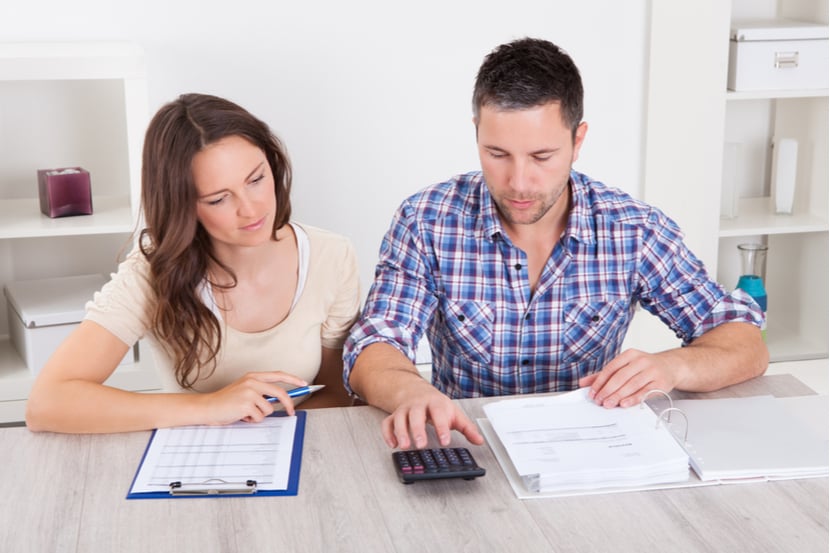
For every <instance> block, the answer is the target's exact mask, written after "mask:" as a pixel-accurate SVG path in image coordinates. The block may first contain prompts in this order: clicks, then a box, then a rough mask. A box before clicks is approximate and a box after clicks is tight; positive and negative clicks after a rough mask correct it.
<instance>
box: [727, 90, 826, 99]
mask: <svg viewBox="0 0 830 553" xmlns="http://www.w3.org/2000/svg"><path fill="white" fill-rule="evenodd" d="M827 95H828V89H826V88H816V89H800V90H745V91H735V90H727V91H726V99H727V101H729V100H778V99H784V98H823V97H827Z"/></svg>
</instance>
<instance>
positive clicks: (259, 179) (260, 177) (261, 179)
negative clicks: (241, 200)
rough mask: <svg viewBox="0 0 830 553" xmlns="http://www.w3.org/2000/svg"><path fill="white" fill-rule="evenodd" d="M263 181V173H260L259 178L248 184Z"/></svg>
mask: <svg viewBox="0 0 830 553" xmlns="http://www.w3.org/2000/svg"><path fill="white" fill-rule="evenodd" d="M263 179H265V173H262V174H261V175H260V176H258V177H256V178H255V179H254V180H252V181H251V183H250V184H259V183H260V182H262V181H263Z"/></svg>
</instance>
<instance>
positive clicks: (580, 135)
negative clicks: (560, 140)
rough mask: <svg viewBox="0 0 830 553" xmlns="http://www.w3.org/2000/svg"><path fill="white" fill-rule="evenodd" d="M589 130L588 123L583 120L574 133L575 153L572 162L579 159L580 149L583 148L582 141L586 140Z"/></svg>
mask: <svg viewBox="0 0 830 553" xmlns="http://www.w3.org/2000/svg"><path fill="white" fill-rule="evenodd" d="M587 132H588V123H586V122H585V121H583V122H582V123H580V124H579V125H578V126H577V127H576V133H575V134H574V154H573V159H572V160H571V163H573V162H575V161H576V160H577V159H579V150H580V149H581V148H582V142H583V141H584V140H585V134H586V133H587Z"/></svg>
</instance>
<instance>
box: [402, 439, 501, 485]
mask: <svg viewBox="0 0 830 553" xmlns="http://www.w3.org/2000/svg"><path fill="white" fill-rule="evenodd" d="M392 460H393V461H394V463H395V470H396V471H397V473H398V478H400V480H401V482H403V483H404V484H411V483H412V482H414V481H416V480H435V479H439V478H464V479H465V480H472V479H473V478H476V477H477V476H484V473H485V470H484V469H483V468H481V467H480V466H478V465H477V464H476V462H475V460H474V459H473V456H472V454H471V453H470V451H469V450H468V449H467V448H466V447H445V448H433V449H411V450H407V451H396V452H394V453H393V454H392Z"/></svg>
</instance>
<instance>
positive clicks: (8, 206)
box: [0, 196, 135, 239]
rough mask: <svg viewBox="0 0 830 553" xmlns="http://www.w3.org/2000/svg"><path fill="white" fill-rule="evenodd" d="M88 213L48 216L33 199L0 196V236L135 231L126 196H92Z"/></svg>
mask: <svg viewBox="0 0 830 553" xmlns="http://www.w3.org/2000/svg"><path fill="white" fill-rule="evenodd" d="M92 209H93V213H92V215H78V216H74V217H58V218H56V219H52V218H50V217H47V216H46V215H44V214H43V213H41V212H40V203H39V201H38V199H37V198H22V199H6V200H3V199H0V239H4V238H6V239H8V238H39V237H48V236H77V235H88V234H114V233H126V232H132V231H133V230H135V220H134V218H133V214H132V210H131V207H130V199H129V197H127V196H93V198H92Z"/></svg>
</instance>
